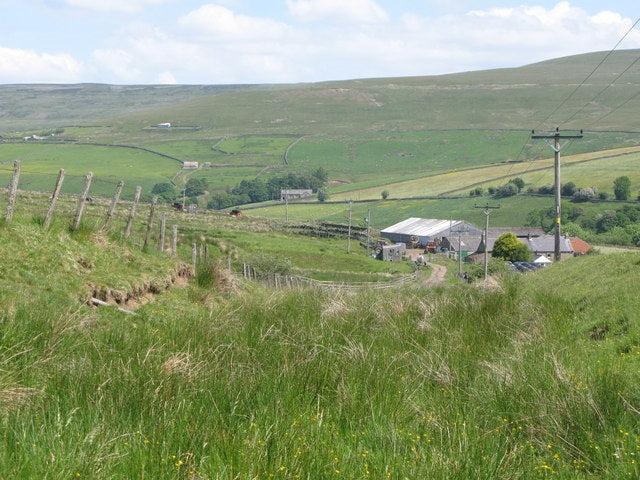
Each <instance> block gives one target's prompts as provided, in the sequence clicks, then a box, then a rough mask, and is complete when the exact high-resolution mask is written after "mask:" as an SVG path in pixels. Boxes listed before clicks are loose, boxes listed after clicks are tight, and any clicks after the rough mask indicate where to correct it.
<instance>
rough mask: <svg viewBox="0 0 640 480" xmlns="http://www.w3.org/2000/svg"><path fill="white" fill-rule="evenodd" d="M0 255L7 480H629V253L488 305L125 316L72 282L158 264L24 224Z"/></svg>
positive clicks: (268, 302) (265, 295) (324, 297)
mask: <svg viewBox="0 0 640 480" xmlns="http://www.w3.org/2000/svg"><path fill="white" fill-rule="evenodd" d="M106 247H108V248H106ZM0 248H1V249H2V252H1V253H2V255H0V265H1V271H2V276H1V277H0V278H2V282H3V285H2V289H1V290H0V291H1V292H2V293H1V295H2V302H0V323H1V325H2V328H1V329H0V366H1V368H0V425H1V426H2V428H1V429H0V431H1V432H2V434H0V477H2V478H16V479H21V478H25V479H26V478H101V479H116V478H154V479H177V478H201V479H205V478H222V477H225V478H227V477H228V478H243V479H244V478H246V479H249V478H259V479H268V478H391V479H403V478H433V479H451V478H461V479H462V478H491V479H517V478H521V479H530V478H549V477H554V478H564V479H576V478H585V479H586V478H594V477H595V478H627V477H630V478H635V477H637V476H638V475H639V474H640V469H639V467H638V463H637V455H638V454H639V449H638V444H640V429H639V427H638V425H639V424H638V421H637V420H638V406H639V405H640V391H639V390H638V388H637V386H638V384H639V382H638V380H639V378H638V371H639V369H638V361H639V360H638V358H639V354H640V349H639V347H638V345H639V344H638V339H639V338H640V329H639V323H638V314H637V312H638V311H640V308H639V307H640V305H638V304H637V303H638V301H637V295H635V290H634V288H635V284H636V282H637V281H640V266H639V265H640V257H639V256H638V255H637V254H623V255H609V256H606V257H604V256H600V257H599V256H593V257H584V258H578V259H572V260H568V261H565V262H563V263H562V264H559V265H555V266H552V267H549V268H548V269H546V270H544V271H541V272H538V273H535V274H528V275H526V276H522V277H505V278H504V279H503V284H502V288H501V289H499V290H487V289H484V288H478V287H477V286H475V285H452V286H450V287H446V288H445V287H440V288H436V289H433V288H432V289H425V288H421V287H420V286H419V285H415V286H408V287H405V288H404V289H397V290H394V291H390V292H387V293H386V294H383V293H381V292H374V291H361V292H348V291H345V290H340V289H337V290H314V289H310V290H291V291H271V290H266V289H264V288H262V287H260V286H259V285H252V284H248V283H244V282H242V281H229V280H225V281H224V282H221V281H220V282H217V283H215V285H217V286H216V287H214V288H211V287H209V288H204V287H202V286H198V284H197V283H196V282H195V281H194V282H192V284H191V285H190V286H187V287H186V288H176V289H171V290H164V289H162V291H161V292H160V294H159V295H155V298H153V301H152V302H150V303H147V304H146V305H143V306H142V307H140V308H139V309H137V311H136V313H137V316H131V315H128V314H126V313H123V312H119V311H118V310H115V309H112V308H100V309H97V310H96V309H92V308H90V307H88V306H87V305H86V304H84V299H85V298H86V297H85V295H86V285H87V284H88V283H93V282H97V283H100V284H103V285H108V286H115V285H119V284H121V283H127V284H129V285H139V284H144V283H146V282H148V281H149V277H147V275H150V276H151V277H153V278H164V276H165V275H166V274H167V272H172V271H174V270H173V269H174V268H175V267H174V262H173V261H172V260H170V259H168V258H167V257H164V256H157V255H154V254H152V253H142V252H140V251H139V249H137V248H135V247H134V246H132V245H127V244H121V243H119V242H115V241H113V240H109V239H108V238H105V237H101V236H99V235H95V234H92V233H91V231H90V230H87V231H85V233H84V234H80V235H78V234H76V235H74V236H69V234H68V233H67V231H66V230H64V229H60V228H54V229H52V230H51V231H50V232H47V233H45V232H42V230H41V228H40V227H39V226H38V225H36V224H34V223H30V222H26V223H25V222H23V221H22V220H20V219H18V221H15V222H13V223H11V224H9V225H6V224H3V225H0ZM107 257H109V258H107ZM79 258H81V259H82V260H83V261H82V262H80V261H79ZM89 265H93V266H92V267H89ZM45 266H46V267H45ZM57 271H60V272H61V273H60V274H59V273H57ZM136 271H137V272H139V273H138V274H136ZM596 272H597V274H596ZM62 273H64V275H62ZM136 275H137V278H136ZM218 278H222V277H218ZM568 285H571V287H570V288H568Z"/></svg>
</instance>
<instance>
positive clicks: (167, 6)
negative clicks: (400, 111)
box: [0, 0, 640, 84]
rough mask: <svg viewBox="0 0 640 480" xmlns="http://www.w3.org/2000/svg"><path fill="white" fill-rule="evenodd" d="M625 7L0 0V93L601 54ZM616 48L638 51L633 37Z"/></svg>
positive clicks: (629, 10) (482, 65) (454, 67)
mask: <svg viewBox="0 0 640 480" xmlns="http://www.w3.org/2000/svg"><path fill="white" fill-rule="evenodd" d="M637 5H638V4H637V0H633V1H632V0H625V1H616V0H612V1H609V2H602V1H591V0H589V1H581V2H580V3H579V4H578V3H577V2H576V3H571V2H557V1H542V0H538V1H534V0H531V1H530V0H522V1H520V2H518V1H511V0H493V1H492V0H475V1H471V0H459V1H456V0H452V1H449V0H217V1H210V2H207V1H196V0H29V1H25V0H0V83H4V84H7V83H79V82H98V83H113V84H171V83H179V84H230V83H296V82H316V81H325V80H343V79H354V78H368V77H395V76H410V75H435V74H442V73H453V72H462V71H469V70H480V69H487V68H500V67H513V66H520V65H525V64H528V63H533V62H537V61H541V60H546V59H550V58H556V57H561V56H565V55H572V54H577V53H585V52H590V51H603V50H609V49H611V48H612V47H613V46H614V45H615V44H616V43H617V42H618V40H620V38H622V37H623V36H624V35H625V33H627V31H628V30H629V28H630V27H631V26H632V25H633V23H634V22H635V21H636V20H637V19H638V18H639V17H640V8H639V7H638V6H637ZM619 48H620V49H625V48H640V27H636V28H635V29H634V31H633V32H631V33H630V34H629V35H628V36H627V37H626V39H625V41H624V42H623V43H622V44H621V45H620V47H619Z"/></svg>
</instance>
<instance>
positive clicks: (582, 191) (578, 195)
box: [573, 187, 596, 202]
mask: <svg viewBox="0 0 640 480" xmlns="http://www.w3.org/2000/svg"><path fill="white" fill-rule="evenodd" d="M595 197H596V192H595V190H594V189H593V188H589V187H587V188H579V189H578V190H576V192H575V193H574V194H573V201H574V202H588V201H589V200H592V199H594V198H595Z"/></svg>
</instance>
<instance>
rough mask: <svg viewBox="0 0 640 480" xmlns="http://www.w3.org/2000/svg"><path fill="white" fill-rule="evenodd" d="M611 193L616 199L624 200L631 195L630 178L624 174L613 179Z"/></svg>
mask: <svg viewBox="0 0 640 480" xmlns="http://www.w3.org/2000/svg"><path fill="white" fill-rule="evenodd" d="M613 194H614V195H615V196H616V200H626V199H628V198H629V195H631V180H630V179H629V177H627V176H626V175H623V176H622V177H618V178H616V179H615V180H614V181H613Z"/></svg>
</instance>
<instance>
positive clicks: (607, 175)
mask: <svg viewBox="0 0 640 480" xmlns="http://www.w3.org/2000/svg"><path fill="white" fill-rule="evenodd" d="M637 152H638V149H637V148H636V147H628V148H621V149H614V150H609V151H602V152H590V153H580V154H575V153H574V154H568V155H563V156H561V175H562V182H563V183H566V182H569V181H572V182H574V183H575V184H576V185H578V186H581V187H587V186H589V187H590V186H596V187H598V189H599V191H606V192H610V193H612V192H613V181H614V180H615V178H617V177H619V176H621V175H627V176H629V177H630V178H632V183H636V184H638V183H640V177H638V175H636V174H634V164H635V162H637V159H638V158H639V157H640V155H639V154H638V153H637ZM568 153H569V152H568ZM553 164H554V161H553V158H545V159H540V160H531V161H523V162H517V163H506V164H505V163H500V164H495V165H490V166H486V167H477V168H470V169H465V170H460V171H455V172H448V173H443V174H439V175H433V176H425V177H423V178H417V179H412V180H405V181H401V182H397V183H386V184H383V185H381V186H377V187H368V188H362V189H358V190H354V191H349V192H344V191H341V190H344V187H338V188H336V189H335V190H336V191H333V190H332V199H333V200H350V199H351V200H365V199H375V198H379V197H380V195H381V192H382V190H387V191H388V192H389V197H400V198H406V197H418V196H431V195H443V194H457V195H460V194H462V195H465V194H468V193H469V191H470V190H471V189H473V188H475V187H478V186H479V187H483V188H484V189H485V190H486V188H488V187H500V186H501V185H504V184H505V183H507V182H508V181H509V179H512V178H515V177H520V178H522V179H523V180H524V181H525V183H526V186H525V189H527V188H539V187H540V186H543V185H553V183H554V173H553Z"/></svg>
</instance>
